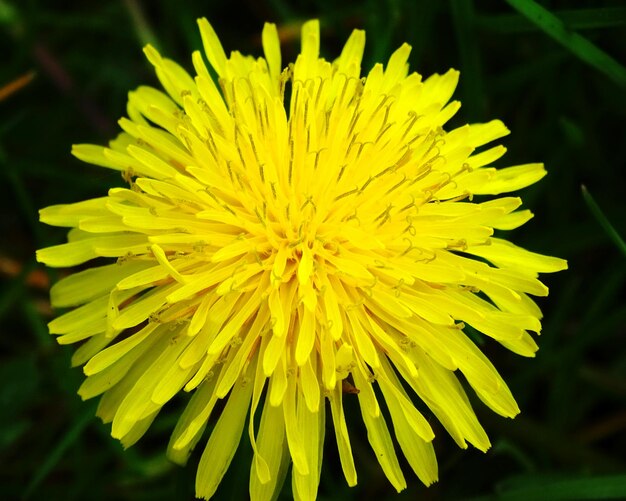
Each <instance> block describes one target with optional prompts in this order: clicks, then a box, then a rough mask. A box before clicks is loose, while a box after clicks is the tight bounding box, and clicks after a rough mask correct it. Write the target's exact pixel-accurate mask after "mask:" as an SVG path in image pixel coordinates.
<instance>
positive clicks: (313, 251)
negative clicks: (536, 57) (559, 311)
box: [37, 19, 567, 500]
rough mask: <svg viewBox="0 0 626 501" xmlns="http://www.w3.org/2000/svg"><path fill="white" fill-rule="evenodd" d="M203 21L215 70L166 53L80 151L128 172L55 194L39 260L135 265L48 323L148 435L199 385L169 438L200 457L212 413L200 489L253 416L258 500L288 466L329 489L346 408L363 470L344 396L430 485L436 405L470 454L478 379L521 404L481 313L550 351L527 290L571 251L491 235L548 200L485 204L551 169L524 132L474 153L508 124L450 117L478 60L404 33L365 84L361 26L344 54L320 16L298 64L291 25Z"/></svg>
mask: <svg viewBox="0 0 626 501" xmlns="http://www.w3.org/2000/svg"><path fill="white" fill-rule="evenodd" d="M199 28H200V34H201V38H202V44H203V47H204V57H205V58H206V60H205V59H204V58H203V54H202V53H201V52H199V51H196V52H194V54H193V56H192V63H193V68H194V70H195V75H191V74H189V73H188V72H187V71H186V70H185V69H184V68H183V67H181V66H179V65H178V64H177V63H175V62H174V61H171V60H169V59H167V58H165V57H162V56H161V55H160V54H159V53H158V51H157V50H156V49H155V48H153V47H151V46H148V47H146V49H145V54H146V57H147V58H148V60H149V61H150V63H151V64H152V65H153V66H154V68H155V72H156V75H157V77H158V79H159V81H160V83H161V85H162V87H163V90H164V91H161V90H157V89H154V88H151V87H146V86H142V87H139V88H138V89H136V90H135V91H133V92H131V93H129V99H128V107H127V110H128V118H122V119H121V120H120V121H119V124H120V127H121V129H122V132H121V133H120V135H119V136H118V137H117V138H115V139H114V140H113V141H111V142H110V144H109V145H108V146H106V147H104V146H94V145H76V146H74V148H73V150H72V152H73V154H74V155H75V156H76V157H77V158H79V159H80V160H82V161H85V162H88V163H91V164H94V165H97V166H101V167H104V168H108V169H113V170H117V171H120V172H121V173H122V175H123V177H124V179H125V180H126V181H127V182H128V185H129V186H128V188H115V189H112V190H110V192H109V193H108V195H107V196H103V197H100V198H96V199H93V200H87V201H84V202H78V203H74V204H67V205H56V206H52V207H48V208H46V209H42V210H41V220H42V221H43V222H45V223H47V224H51V225H56V226H63V227H68V228H70V232H69V235H68V242H67V243H63V244H60V245H56V246H52V247H48V248H45V249H42V250H40V251H38V253H37V259H38V260H39V261H41V262H44V263H46V264H47V265H49V266H53V267H69V266H76V265H82V264H83V263H86V262H89V261H91V260H93V259H95V258H109V259H111V258H112V259H114V260H115V262H113V263H111V262H109V263H107V264H102V263H99V265H98V266H96V267H92V268H88V269H86V270H84V271H81V272H78V273H76V274H74V275H70V276H68V277H66V278H63V279H62V280H61V281H59V282H58V283H57V284H55V285H54V287H53V288H52V290H51V300H52V303H53V305H54V306H55V307H59V308H67V307H70V308H74V309H73V310H71V311H69V312H67V313H64V314H62V315H61V316H59V317H58V318H56V319H55V320H53V321H52V322H50V324H49V328H50V332H51V333H52V334H54V335H57V336H58V341H59V343H62V344H67V343H76V342H83V344H82V345H81V346H80V347H79V348H78V350H77V351H76V353H75V355H74V357H73V360H72V362H73V364H75V365H84V373H85V375H86V376H87V379H86V380H85V382H84V383H83V385H82V386H81V388H80V390H79V394H80V395H81V396H82V397H83V398H92V397H94V396H98V395H101V400H100V405H99V407H98V411H97V413H98V416H100V417H101V418H102V420H103V421H104V422H107V423H108V422H110V423H112V435H113V436H114V437H116V438H118V439H120V440H121V441H122V443H123V444H124V445H125V446H130V445H132V444H133V443H134V442H136V441H137V440H138V439H139V438H140V437H141V436H142V435H143V434H144V433H145V431H146V430H147V429H148V428H149V426H150V424H151V423H152V421H153V420H154V419H155V418H156V416H157V414H158V413H159V412H160V410H161V409H162V407H163V406H164V405H165V404H166V403H167V402H168V401H169V400H171V399H172V398H173V397H174V396H176V395H178V394H180V393H181V392H182V393H185V392H188V393H190V394H191V395H190V398H189V399H188V403H187V406H186V408H185V410H184V412H183V413H182V415H181V416H180V418H179V420H178V423H177V425H176V428H175V429H174V431H173V434H172V437H171V440H170V443H169V445H168V448H167V454H168V457H169V458H170V459H171V460H172V461H174V462H176V463H179V464H184V463H186V461H187V459H188V457H189V455H190V454H191V451H192V449H193V448H194V447H195V446H196V444H198V443H199V442H200V441H201V440H202V435H203V433H204V431H205V429H206V428H207V427H208V428H210V433H209V434H208V442H207V444H206V446H205V447H204V452H203V453H202V455H201V458H200V464H199V469H198V474H197V480H196V492H197V495H198V496H199V497H203V498H207V499H208V498H209V497H211V496H212V495H213V494H214V493H215V492H216V490H217V488H218V486H219V484H220V481H221V479H222V477H223V475H224V473H225V472H226V470H227V469H228V467H229V464H230V462H231V460H232V458H233V455H234V453H235V450H236V448H237V446H238V443H239V441H240V437H241V435H242V433H243V431H244V427H245V425H246V418H247V419H248V423H247V424H248V436H249V439H250V442H251V445H252V449H253V451H254V457H253V461H252V465H251V472H250V496H251V498H252V499H255V500H257V499H258V500H265V499H268V500H269V499H272V498H274V497H275V496H276V495H277V493H278V491H279V489H280V488H281V485H282V482H283V480H284V477H285V475H286V474H287V469H288V468H289V465H290V463H292V464H293V467H292V468H291V472H292V473H291V475H292V489H293V495H294V497H295V498H297V499H314V498H315V497H316V495H317V489H318V484H319V479H320V474H321V469H322V467H323V466H322V464H323V450H324V449H323V443H324V439H325V437H324V435H325V431H326V424H325V423H326V419H330V420H331V421H332V428H333V430H334V442H335V443H336V446H337V451H338V454H339V458H340V462H341V467H342V470H343V474H344V476H345V478H346V481H347V483H348V484H349V485H351V486H352V485H355V484H356V483H357V481H358V474H357V470H356V467H355V463H354V457H353V451H352V445H351V440H352V439H351V436H350V429H351V423H352V422H353V421H354V419H356V416H352V415H348V414H347V413H346V412H345V409H344V405H343V402H344V400H356V401H358V404H359V408H360V411H361V415H362V419H363V422H364V424H365V429H366V430H367V437H368V440H369V442H370V445H371V447H372V450H373V453H374V455H375V457H376V458H377V460H378V462H379V463H380V466H381V468H382V471H383V472H384V473H385V475H386V476H387V478H388V479H389V481H390V483H391V484H392V485H393V486H394V488H395V489H397V490H398V491H401V490H402V489H404V488H405V487H406V485H407V482H406V480H405V476H404V474H405V472H403V471H402V469H401V467H400V463H401V461H400V460H399V458H398V456H397V452H398V451H401V453H402V454H403V455H404V456H405V458H406V460H407V462H408V464H409V465H410V467H411V469H412V470H413V471H414V473H415V474H416V475H417V476H418V477H419V478H420V479H421V481H422V482H424V483H425V484H426V485H430V484H431V483H433V482H435V481H437V462H436V458H435V453H434V448H433V443H432V442H433V440H434V439H435V432H434V430H433V428H432V427H431V425H430V422H432V419H431V416H430V414H429V415H425V414H423V413H422V412H420V411H418V410H417V408H416V406H415V404H414V402H415V400H416V399H420V400H421V401H422V402H423V403H424V404H425V405H426V407H427V408H428V409H429V411H428V412H429V413H432V415H434V416H435V417H436V418H437V419H438V420H439V421H440V422H441V423H442V425H443V427H444V428H445V429H446V430H447V431H448V433H449V434H450V436H451V437H452V438H453V439H454V441H455V442H456V443H457V444H458V445H459V446H460V447H462V448H466V447H467V446H468V443H469V444H472V445H473V446H474V447H476V448H478V449H480V450H482V451H485V450H487V449H488V448H489V446H490V442H489V438H488V437H487V434H486V433H485V431H484V430H483V428H482V427H481V425H480V423H479V422H478V419H477V417H476V415H475V414H474V411H473V410H472V407H471V405H470V400H469V398H468V396H467V394H466V390H465V389H464V387H463V386H462V385H461V383H460V382H459V380H458V379H457V376H458V374H459V373H461V374H463V376H464V378H465V379H466V380H467V382H468V383H469V385H470V386H471V388H472V389H473V391H474V392H475V393H476V395H477V396H478V397H479V398H480V400H482V401H483V402H484V403H485V404H486V405H487V406H489V407H490V408H491V409H493V410H494V411H495V412H497V413H499V414H501V415H503V416H506V417H514V416H515V415H516V414H517V413H518V412H519V408H518V406H517V404H516V402H515V400H514V398H513V396H512V395H511V392H510V391H509V389H508V388H507V386H506V383H505V382H504V381H503V379H502V378H501V377H500V375H499V374H498V372H497V371H496V369H495V368H494V367H493V365H492V364H491V362H490V361H489V360H488V359H487V358H486V357H485V356H484V355H483V354H482V352H481V351H480V350H479V349H478V348H477V347H476V346H475V344H474V343H473V342H472V341H471V340H470V338H469V337H468V336H467V335H466V334H465V332H464V329H465V328H466V326H471V327H472V328H473V329H475V330H476V331H479V332H481V333H483V334H485V335H486V336H488V337H489V338H492V339H493V340H494V341H497V342H498V343H500V344H501V345H502V346H504V347H506V348H508V349H510V350H512V351H514V352H515V353H518V354H520V355H522V356H533V355H534V353H535V351H536V350H537V344H536V342H535V337H534V336H535V335H536V334H539V333H540V331H541V321H540V320H541V311H540V310H539V308H538V307H537V306H536V304H535V303H534V302H533V300H532V299H531V298H530V296H531V295H533V296H544V295H547V293H548V289H547V288H546V286H545V285H544V284H543V283H542V282H540V281H539V279H538V275H539V273H550V272H556V271H560V270H563V269H565V268H566V266H567V265H566V263H565V261H563V260H561V259H558V258H555V257H549V256H543V255H540V254H537V253H534V252H530V251H528V250H525V249H522V248H520V247H518V246H516V245H514V244H512V243H510V242H508V241H507V240H505V239H504V237H503V236H502V234H501V233H498V235H497V236H495V234H494V231H495V230H509V229H513V228H516V227H518V226H521V225H522V224H524V223H525V222H527V221H528V220H529V219H530V218H531V217H532V214H531V213H530V212H529V211H528V210H519V208H520V206H521V203H522V202H521V200H520V199H519V198H516V197H514V196H501V197H495V198H491V199H488V200H487V199H486V198H484V197H481V199H480V201H475V200H474V199H473V197H474V195H501V194H504V193H510V192H513V191H516V190H519V189H521V188H524V187H526V186H529V185H531V184H533V183H535V182H537V181H538V180H540V179H541V178H542V177H543V176H544V175H545V174H546V171H545V169H544V167H543V165H542V164H539V163H530V164H526V165H519V166H513V167H507V168H495V167H494V166H493V162H495V161H496V160H497V159H498V158H500V157H501V156H502V155H503V154H504V153H505V151H506V150H505V148H504V147H502V146H500V145H496V146H493V147H490V148H488V149H484V148H483V149H481V151H480V152H475V150H476V149H477V148H480V147H483V146H484V145H486V144H488V143H490V142H492V141H494V140H496V139H499V138H501V137H503V136H505V135H506V134H508V133H509V131H508V129H507V128H506V127H505V126H504V124H502V122H500V121H499V120H493V121H490V122H488V123H484V124H472V125H466V126H463V127H459V128H457V129H454V130H451V131H446V130H445V129H444V126H445V124H446V122H447V121H448V120H449V119H450V118H451V117H452V116H453V115H454V114H455V113H456V111H457V110H458V109H459V106H460V104H459V103H458V102H455V101H452V102H450V99H451V97H452V95H453V92H454V89H455V87H456V84H457V81H458V78H459V73H458V72H457V71H454V70H450V71H448V72H447V73H445V74H443V75H433V76H431V77H430V78H427V79H425V80H423V79H422V77H421V76H420V75H419V74H417V73H412V72H410V70H409V65H408V58H409V54H410V50H411V48H410V46H408V45H407V44H404V45H402V46H401V47H400V48H399V49H398V50H396V51H395V52H394V53H393V54H392V55H391V57H390V58H389V61H388V62H387V63H386V64H385V65H382V64H377V65H375V66H374V67H373V68H372V69H371V70H370V71H369V72H368V73H367V76H365V77H363V76H362V75H363V73H362V71H361V59H362V56H363V51H364V46H365V33H364V32H363V31H360V30H355V31H354V32H353V33H352V35H351V36H350V37H349V39H348V41H347V42H346V45H345V46H344V48H343V50H342V51H341V53H340V55H339V57H338V58H337V59H336V60H334V61H326V60H325V59H323V58H321V57H320V27H319V22H318V21H315V20H314V21H309V22H307V23H305V24H304V25H303V27H302V46H301V52H300V54H299V55H298V56H297V58H296V60H295V61H294V62H293V63H289V64H286V65H285V64H284V63H283V62H282V56H281V48H280V43H279V35H278V30H277V28H276V26H274V25H273V24H266V25H265V27H264V29H263V33H262V46H263V53H264V57H260V58H254V57H251V56H245V55H242V54H240V53H239V52H233V53H231V54H230V55H229V56H228V55H227V54H226V52H225V51H224V48H223V47H222V44H221V42H220V41H219V38H218V36H217V34H216V33H215V31H214V29H213V27H212V26H211V25H210V24H209V22H208V21H207V20H206V19H201V20H200V21H199ZM207 61H208V63H209V64H210V65H211V67H212V68H213V70H214V72H215V74H217V76H218V79H217V82H214V81H213V79H212V78H211V72H210V71H209V69H208V68H207ZM287 96H289V97H287ZM381 398H382V401H384V405H381ZM326 401H328V405H326ZM216 409H221V410H219V411H218V410H216ZM328 410H330V413H329V414H327V411H328ZM390 424H391V426H390ZM395 443H397V444H398V445H399V448H397V447H396V445H395Z"/></svg>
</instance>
